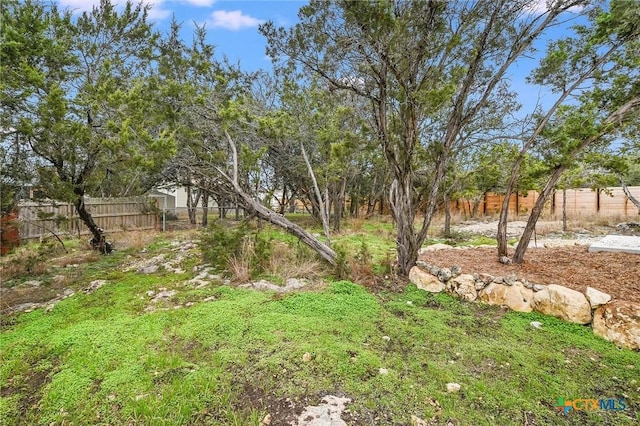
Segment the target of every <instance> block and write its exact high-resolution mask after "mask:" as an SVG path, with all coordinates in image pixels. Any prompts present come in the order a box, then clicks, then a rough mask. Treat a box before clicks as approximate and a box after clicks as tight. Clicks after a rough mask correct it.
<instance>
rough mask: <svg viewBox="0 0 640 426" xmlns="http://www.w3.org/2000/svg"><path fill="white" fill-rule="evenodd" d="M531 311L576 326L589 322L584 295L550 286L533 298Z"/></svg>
mask: <svg viewBox="0 0 640 426" xmlns="http://www.w3.org/2000/svg"><path fill="white" fill-rule="evenodd" d="M533 309H535V310H536V311H537V312H540V313H542V314H546V315H553V316H554V317H557V318H560V319H562V320H565V321H569V322H573V323H576V324H589V323H590V322H591V305H589V301H588V300H587V298H586V297H585V295H584V294H582V293H580V292H579V291H576V290H571V289H569V288H566V287H563V286H561V285H556V284H550V285H548V286H547V288H546V289H544V290H541V291H539V292H537V293H535V295H534V296H533Z"/></svg>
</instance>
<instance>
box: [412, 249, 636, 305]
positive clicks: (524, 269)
mask: <svg viewBox="0 0 640 426" xmlns="http://www.w3.org/2000/svg"><path fill="white" fill-rule="evenodd" d="M420 259H421V260H423V261H425V262H427V263H430V264H433V265H436V266H438V267H441V268H442V267H451V266H453V265H458V266H460V267H461V268H462V272H463V273H466V274H473V273H487V274H491V275H493V276H503V277H504V276H507V275H509V274H515V275H516V277H518V278H524V279H526V280H527V281H529V282H531V283H536V284H559V285H562V286H565V287H568V288H571V289H574V290H578V291H581V292H584V291H586V289H587V287H593V288H596V289H598V290H601V291H604V292H606V293H608V294H610V295H611V296H612V297H613V298H614V299H620V300H627V301H630V302H636V303H640V255H637V254H628V253H589V252H588V248H587V247H584V246H583V247H581V246H569V247H556V248H538V249H529V250H528V251H527V253H526V255H525V260H524V262H523V263H522V264H520V265H503V264H502V263H500V262H499V261H498V256H497V249H496V248H469V249H451V250H438V251H433V252H427V253H425V254H423V255H422V256H420Z"/></svg>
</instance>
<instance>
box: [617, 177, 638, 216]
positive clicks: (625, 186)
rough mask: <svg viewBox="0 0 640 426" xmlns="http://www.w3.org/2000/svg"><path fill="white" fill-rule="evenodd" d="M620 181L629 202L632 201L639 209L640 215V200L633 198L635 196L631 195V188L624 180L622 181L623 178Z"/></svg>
mask: <svg viewBox="0 0 640 426" xmlns="http://www.w3.org/2000/svg"><path fill="white" fill-rule="evenodd" d="M619 179H620V185H621V186H622V192H624V195H626V196H627V198H628V199H629V201H631V202H632V203H633V205H634V206H636V208H637V209H638V214H640V200H638V199H637V198H636V197H634V196H633V194H631V191H629V187H628V186H627V184H626V183H625V182H624V180H622V177H619Z"/></svg>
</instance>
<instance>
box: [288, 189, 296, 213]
mask: <svg viewBox="0 0 640 426" xmlns="http://www.w3.org/2000/svg"><path fill="white" fill-rule="evenodd" d="M295 212H296V196H295V192H294V193H293V194H291V198H289V213H295Z"/></svg>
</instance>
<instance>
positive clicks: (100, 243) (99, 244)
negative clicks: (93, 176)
mask: <svg viewBox="0 0 640 426" xmlns="http://www.w3.org/2000/svg"><path fill="white" fill-rule="evenodd" d="M74 192H75V194H76V195H77V198H76V199H75V201H74V202H73V205H74V206H75V208H76V211H77V212H78V216H79V217H80V220H82V222H83V223H84V224H85V225H86V227H87V228H89V231H90V232H91V235H92V237H91V239H90V240H89V244H90V245H91V248H92V249H94V250H96V251H99V252H100V253H102V254H109V253H111V252H112V251H113V247H112V245H111V243H108V242H107V240H106V237H105V235H104V231H103V230H102V228H100V227H99V226H98V225H97V224H96V222H95V221H94V220H93V217H92V216H91V213H90V212H89V210H87V206H86V205H85V204H84V191H82V190H79V189H78V190H75V191H74Z"/></svg>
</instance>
